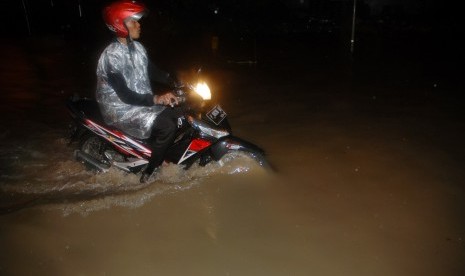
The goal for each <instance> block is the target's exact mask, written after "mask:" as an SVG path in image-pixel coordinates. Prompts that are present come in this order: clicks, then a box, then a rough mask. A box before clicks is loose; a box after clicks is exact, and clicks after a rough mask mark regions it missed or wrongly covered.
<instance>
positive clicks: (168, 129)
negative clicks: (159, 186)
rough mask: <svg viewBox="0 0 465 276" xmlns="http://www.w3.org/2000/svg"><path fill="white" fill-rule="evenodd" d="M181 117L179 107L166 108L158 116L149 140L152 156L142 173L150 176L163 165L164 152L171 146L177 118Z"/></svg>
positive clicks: (176, 126)
mask: <svg viewBox="0 0 465 276" xmlns="http://www.w3.org/2000/svg"><path fill="white" fill-rule="evenodd" d="M182 115H183V113H182V110H181V108H180V107H167V108H166V109H165V110H163V111H162V112H161V113H160V114H158V116H157V118H156V119H155V123H154V125H153V128H152V134H151V136H150V139H149V145H150V148H151V149H152V155H151V156H150V159H149V164H148V166H147V168H146V169H145V171H144V173H147V174H152V173H153V171H154V170H155V169H156V168H157V167H158V166H160V165H161V164H162V163H163V160H164V159H165V153H166V150H167V149H168V148H169V147H170V146H171V145H172V144H173V141H174V138H175V135H176V130H177V128H178V118H179V117H181V116H182Z"/></svg>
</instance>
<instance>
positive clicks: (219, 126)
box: [67, 82, 271, 173]
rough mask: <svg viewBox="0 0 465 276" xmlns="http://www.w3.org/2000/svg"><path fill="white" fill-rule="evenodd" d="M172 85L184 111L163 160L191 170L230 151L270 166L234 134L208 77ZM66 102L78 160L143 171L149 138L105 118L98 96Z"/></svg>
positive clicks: (259, 151) (93, 165)
mask: <svg viewBox="0 0 465 276" xmlns="http://www.w3.org/2000/svg"><path fill="white" fill-rule="evenodd" d="M174 91H175V94H176V96H177V98H178V103H179V105H180V107H181V108H182V110H183V115H182V116H181V117H179V118H178V129H177V132H176V138H175V140H174V143H173V144H172V145H171V146H170V147H169V149H168V151H167V152H166V154H165V162H168V163H175V164H178V165H180V166H183V167H184V169H186V170H187V169H189V168H191V167H192V165H193V164H195V163H198V164H199V165H200V166H205V165H207V164H208V163H210V162H219V163H220V164H221V163H222V159H223V158H224V157H225V156H226V155H228V153H233V152H241V153H245V154H246V155H248V156H250V157H251V158H253V159H254V160H256V161H257V162H258V164H259V165H260V166H262V167H264V168H266V169H271V166H270V164H269V163H268V162H267V160H266V158H265V152H264V151H263V150H262V149H261V148H259V147H258V146H256V145H254V144H253V143H250V142H248V141H245V140H243V139H241V138H239V137H236V136H234V135H233V134H232V130H231V126H230V124H229V122H228V118H227V114H226V112H225V111H224V110H223V109H222V108H221V106H220V105H213V104H212V103H210V99H211V92H210V89H209V87H208V85H207V84H206V83H200V82H199V83H198V84H197V85H195V86H194V85H190V84H184V85H180V86H178V87H176V88H175V89H174ZM67 107H68V110H69V113H70V115H71V117H72V119H73V122H74V123H73V124H72V127H71V136H70V142H69V143H70V144H72V143H74V142H78V149H77V150H75V152H74V156H75V158H76V159H77V160H78V161H81V162H83V163H84V164H86V165H87V166H88V167H90V168H91V169H95V170H97V171H99V172H107V171H108V170H109V169H110V168H111V167H116V168H118V169H120V170H123V171H125V172H129V173H139V172H141V171H142V170H143V169H144V168H145V167H146V166H147V163H148V159H149V157H150V156H151V154H152V152H151V149H150V147H149V146H148V145H149V144H148V143H147V140H143V139H137V138H135V137H132V136H130V135H128V134H126V133H124V132H122V131H121V130H119V129H117V128H115V127H112V126H110V125H107V124H105V122H104V120H103V118H102V116H101V114H100V110H99V106H98V103H97V102H96V101H95V100H93V99H89V98H79V97H72V98H70V99H69V100H68V102H67ZM167 108H170V107H167Z"/></svg>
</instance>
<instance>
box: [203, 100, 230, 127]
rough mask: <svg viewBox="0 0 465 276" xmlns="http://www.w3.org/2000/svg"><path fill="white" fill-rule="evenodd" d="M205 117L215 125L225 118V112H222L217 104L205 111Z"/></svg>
mask: <svg viewBox="0 0 465 276" xmlns="http://www.w3.org/2000/svg"><path fill="white" fill-rule="evenodd" d="M207 118H208V119H209V120H210V121H212V122H213V123H214V124H215V125H219V124H220V123H221V122H222V121H223V120H224V118H226V112H224V110H223V109H222V108H221V106H219V105H217V106H215V107H214V108H212V110H210V111H208V112H207Z"/></svg>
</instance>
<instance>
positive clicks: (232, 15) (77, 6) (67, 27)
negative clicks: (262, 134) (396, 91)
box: [1, 0, 465, 97]
mask: <svg viewBox="0 0 465 276" xmlns="http://www.w3.org/2000/svg"><path fill="white" fill-rule="evenodd" d="M108 3H109V1H103V0H34V1H32V0H16V1H8V2H6V3H3V7H5V9H4V10H5V11H7V12H6V16H5V22H7V24H5V28H4V30H5V31H6V33H5V34H4V35H3V36H2V39H1V40H2V41H3V42H2V43H3V44H8V43H15V42H18V44H17V45H20V46H21V47H28V49H26V52H30V53H35V54H37V53H38V52H41V51H43V50H44V54H46V51H53V46H54V45H55V44H59V45H60V46H61V47H63V45H65V46H64V47H66V48H67V50H68V51H69V52H71V53H72V55H73V58H74V60H73V61H72V63H73V64H72V65H73V66H74V67H76V68H77V69H76V70H79V72H80V76H81V83H84V84H85V85H86V88H88V89H93V86H94V84H95V81H94V74H95V73H94V71H95V66H96V62H97V58H98V55H99V54H100V52H101V51H102V50H103V48H104V47H105V46H106V45H107V44H108V42H109V41H110V40H111V39H112V34H111V33H110V32H109V31H108V30H107V29H106V27H105V25H104V24H103V20H102V17H101V11H102V8H103V7H104V6H105V5H107V4H108ZM145 3H146V5H147V7H148V8H149V10H150V14H149V16H148V17H146V18H144V19H143V20H142V38H141V42H142V43H144V45H145V46H146V47H147V48H148V49H149V54H151V58H152V59H153V60H154V61H155V62H156V63H158V64H159V65H160V67H162V68H164V69H165V70H168V71H175V70H179V69H184V68H192V67H198V66H202V67H203V68H208V67H209V66H211V67H216V68H218V67H221V68H226V67H228V68H232V67H234V70H243V69H247V70H248V69H250V68H249V67H250V66H247V65H253V68H254V69H258V70H262V71H263V70H264V71H267V73H269V72H270V71H281V72H283V71H286V70H287V73H288V74H299V72H301V71H302V70H309V68H313V69H312V70H319V69H321V70H322V72H323V71H324V72H329V71H327V70H326V69H328V68H330V70H333V69H334V70H333V71H338V72H343V73H347V74H349V75H351V77H352V76H356V77H358V78H362V79H366V80H372V79H375V78H376V76H377V75H388V78H389V74H392V77H391V78H393V79H394V78H406V77H407V78H412V79H414V78H418V79H421V80H422V81H423V82H425V81H426V82H430V83H428V85H434V84H435V83H441V85H442V86H443V87H450V88H451V89H454V90H455V91H457V93H456V96H457V97H459V96H461V93H459V92H458V91H460V90H462V88H463V84H462V81H461V78H462V74H463V69H462V68H463V62H464V60H465V58H464V53H463V46H464V44H463V43H462V40H463V39H462V38H463V37H464V29H463V25H464V24H463V20H461V19H460V18H461V16H460V15H461V12H462V9H460V7H459V6H457V5H456V4H454V2H452V1H439V0H410V1H396V0H384V1H383V0H372V1H368V0H366V1H361V0H358V1H357V9H356V20H355V27H354V28H353V25H352V19H353V4H354V2H353V1H351V0H334V1H332V0H295V1H283V0H266V1H265V0H262V1H258V0H256V1H247V0H225V1H213V0H195V1H194V0H177V1H169V0H158V1H145ZM352 30H355V32H354V35H355V36H354V38H355V42H354V45H353V46H354V48H353V51H351V47H350V46H351V44H350V40H351V34H352ZM214 36H216V37H218V39H219V47H218V50H217V51H212V48H211V40H212V37H214ZM24 45H26V46H24ZM44 45H45V46H44ZM58 48H59V47H58V46H57V49H58ZM412 64H415V65H412ZM406 65H407V67H408V68H409V70H410V71H408V72H407V71H406V72H404V75H402V76H399V75H396V74H395V72H394V71H398V70H397V69H394V68H401V69H402V68H406ZM325 70H326V71H325ZM375 72H376V73H375Z"/></svg>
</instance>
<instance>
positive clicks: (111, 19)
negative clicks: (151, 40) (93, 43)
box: [103, 0, 147, 37]
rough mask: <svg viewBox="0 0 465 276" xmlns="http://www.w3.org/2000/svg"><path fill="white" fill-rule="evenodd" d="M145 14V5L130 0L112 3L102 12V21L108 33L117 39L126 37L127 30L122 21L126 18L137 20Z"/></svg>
mask: <svg viewBox="0 0 465 276" xmlns="http://www.w3.org/2000/svg"><path fill="white" fill-rule="evenodd" d="M146 13H147V9H146V8H145V5H144V4H142V3H140V2H137V1H131V0H121V1H117V2H114V3H112V4H110V5H108V6H107V7H105V9H104V10H103V20H104V21H105V24H106V25H107V27H108V29H110V31H112V32H114V33H115V34H116V36H118V37H127V36H128V29H127V28H126V26H125V25H124V21H125V20H127V19H128V18H131V19H134V20H139V19H140V18H141V17H142V16H144V15H145V14H146Z"/></svg>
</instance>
